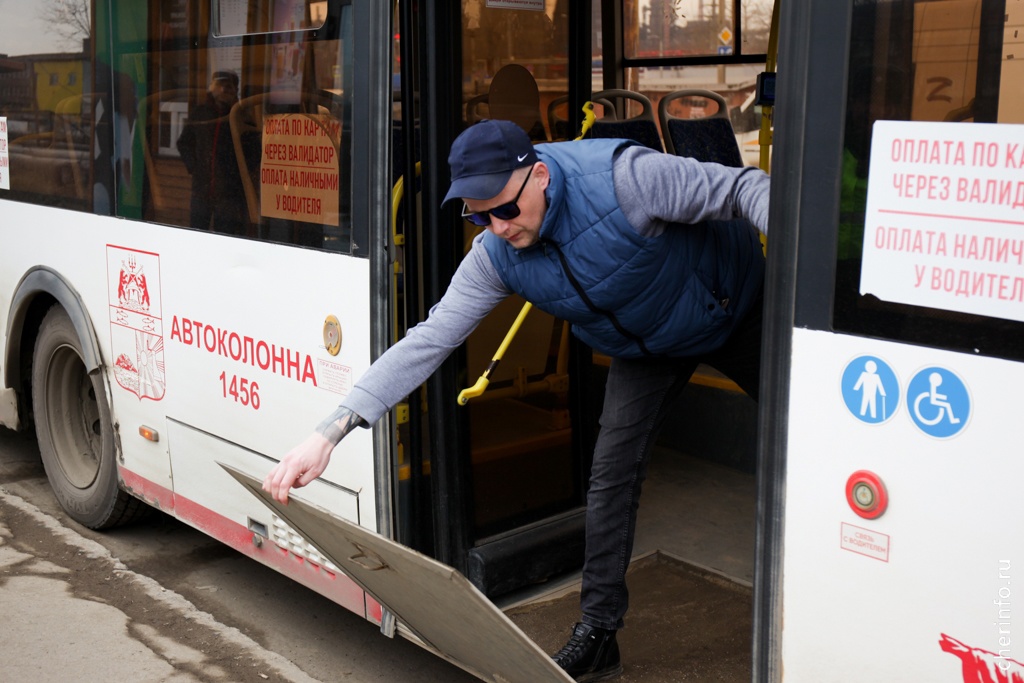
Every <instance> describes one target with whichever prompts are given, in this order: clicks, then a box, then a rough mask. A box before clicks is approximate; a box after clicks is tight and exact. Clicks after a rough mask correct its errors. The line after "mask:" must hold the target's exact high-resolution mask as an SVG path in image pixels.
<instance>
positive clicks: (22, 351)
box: [3, 266, 106, 405]
mask: <svg viewBox="0 0 1024 683" xmlns="http://www.w3.org/2000/svg"><path fill="white" fill-rule="evenodd" d="M54 303H57V304H60V305H61V307H63V308H64V310H65V311H66V312H67V314H68V317H70V318H71V322H72V324H73V325H74V327H75V331H76V332H77V333H78V339H79V341H80V342H81V344H82V361H83V362H84V363H85V367H86V370H87V371H88V372H89V373H90V374H92V373H93V372H95V371H96V370H97V369H99V368H101V367H102V366H103V356H102V354H101V353H100V345H99V338H98V337H97V336H96V328H95V327H94V326H93V324H92V318H91V317H90V316H89V313H88V311H87V309H86V306H85V302H84V301H83V300H82V297H81V295H80V294H79V293H78V291H77V290H76V289H75V288H74V287H73V286H71V284H70V283H69V282H68V281H67V280H66V279H65V278H64V277H63V276H62V275H61V274H60V273H58V272H57V271H55V270H53V269H52V268H48V267H47V266H35V267H34V268H31V269H30V270H29V271H28V272H26V273H25V275H24V276H23V277H22V278H21V281H20V282H19V283H18V286H17V287H16V288H15V290H14V296H13V297H12V298H11V306H10V310H9V311H8V315H7V346H6V349H5V353H4V359H3V368H4V384H5V386H8V387H13V388H15V389H21V390H24V389H25V387H26V382H29V383H30V382H31V377H32V376H31V372H29V369H30V367H31V358H32V347H33V346H34V342H35V335H36V333H37V332H38V329H39V322H40V321H42V319H43V316H44V315H45V314H46V311H47V310H48V309H49V308H50V306H51V305H52V304H54ZM26 372H28V374H27V375H26ZM104 385H106V382H104ZM28 405H31V403H28Z"/></svg>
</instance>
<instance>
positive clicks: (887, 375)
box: [841, 356, 900, 424]
mask: <svg viewBox="0 0 1024 683" xmlns="http://www.w3.org/2000/svg"><path fill="white" fill-rule="evenodd" d="M841 387H842V392H843V401H844V402H845V403H846V407H847V408H849V410H850V412H851V413H852V414H853V416H854V417H855V418H857V419H858V420H860V421H861V422H867V423H868V424H881V423H882V422H886V421H888V420H889V418H891V417H892V416H893V415H895V414H896V409H897V408H899V405H900V383H899V380H898V379H896V373H895V372H893V370H892V368H891V367H889V364H888V363H886V362H885V361H884V360H882V359H881V358H878V357H877V356H859V357H857V358H854V359H853V360H852V361H850V362H849V363H847V365H846V369H845V370H843V378H842V380H841Z"/></svg>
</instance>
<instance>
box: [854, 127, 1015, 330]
mask: <svg viewBox="0 0 1024 683" xmlns="http://www.w3.org/2000/svg"><path fill="white" fill-rule="evenodd" d="M860 291H861V294H873V295H874V296H877V297H878V298H880V299H882V300H884V301H893V302H897V303H905V304H912V305H915V306H927V307H930V308H939V309H945V310H951V311H960V312H963V313H973V314H978V315H986V316H992V317H996V318H1006V319H1009V320H1024V125H1006V124H1002V125H995V124H981V123H973V124H970V125H965V124H962V123H944V122H929V121H878V122H877V123H875V126H874V131H873V135H872V142H871V175H870V178H869V179H868V198H867V211H866V215H865V223H864V260H863V264H862V270H861V285H860Z"/></svg>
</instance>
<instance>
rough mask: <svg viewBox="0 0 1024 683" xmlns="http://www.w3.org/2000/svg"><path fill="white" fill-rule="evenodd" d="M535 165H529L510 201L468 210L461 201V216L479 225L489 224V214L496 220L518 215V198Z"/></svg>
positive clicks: (521, 194) (508, 219)
mask: <svg viewBox="0 0 1024 683" xmlns="http://www.w3.org/2000/svg"><path fill="white" fill-rule="evenodd" d="M535 166H536V164H534V165H533V166H530V172H529V173H527V174H526V179H525V180H523V184H522V185H521V186H520V187H519V192H517V193H516V198H515V199H513V200H512V201H510V202H507V203H505V204H502V205H501V206H496V207H494V208H493V209H488V210H487V211H474V212H470V210H469V207H468V206H466V203H465V202H463V203H462V217H463V218H465V219H466V220H467V221H469V222H470V223H472V224H473V225H479V226H481V227H483V226H485V225H490V224H491V216H494V217H495V218H497V219H498V220H502V221H510V220H512V219H513V218H516V217H518V216H519V203H518V202H519V198H520V197H521V196H523V190H525V189H526V183H527V182H528V181H529V180H530V176H531V175H533V169H534V167H535Z"/></svg>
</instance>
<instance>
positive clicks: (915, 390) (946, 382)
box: [907, 367, 971, 439]
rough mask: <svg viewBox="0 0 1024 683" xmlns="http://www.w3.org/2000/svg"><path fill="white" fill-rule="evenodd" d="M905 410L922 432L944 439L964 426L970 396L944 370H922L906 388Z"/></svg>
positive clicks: (961, 383)
mask: <svg viewBox="0 0 1024 683" xmlns="http://www.w3.org/2000/svg"><path fill="white" fill-rule="evenodd" d="M907 411H908V412H909V413H910V419H911V420H913V421H914V424H916V425H917V426H918V428H920V430H921V431H922V432H924V433H925V434H927V435H928V436H934V437H936V438H938V439H945V438H948V437H951V436H955V435H956V434H958V433H960V430H962V429H963V428H964V427H965V426H966V425H967V421H968V419H970V416H971V397H970V394H969V393H968V392H967V386H966V385H965V384H964V383H963V381H962V380H961V379H960V378H959V377H957V376H956V375H955V374H953V373H952V372H950V371H949V370H947V369H946V368H940V367H929V368H924V369H923V370H919V371H918V372H917V374H915V375H914V376H913V377H912V378H911V379H910V384H908V385H907Z"/></svg>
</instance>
